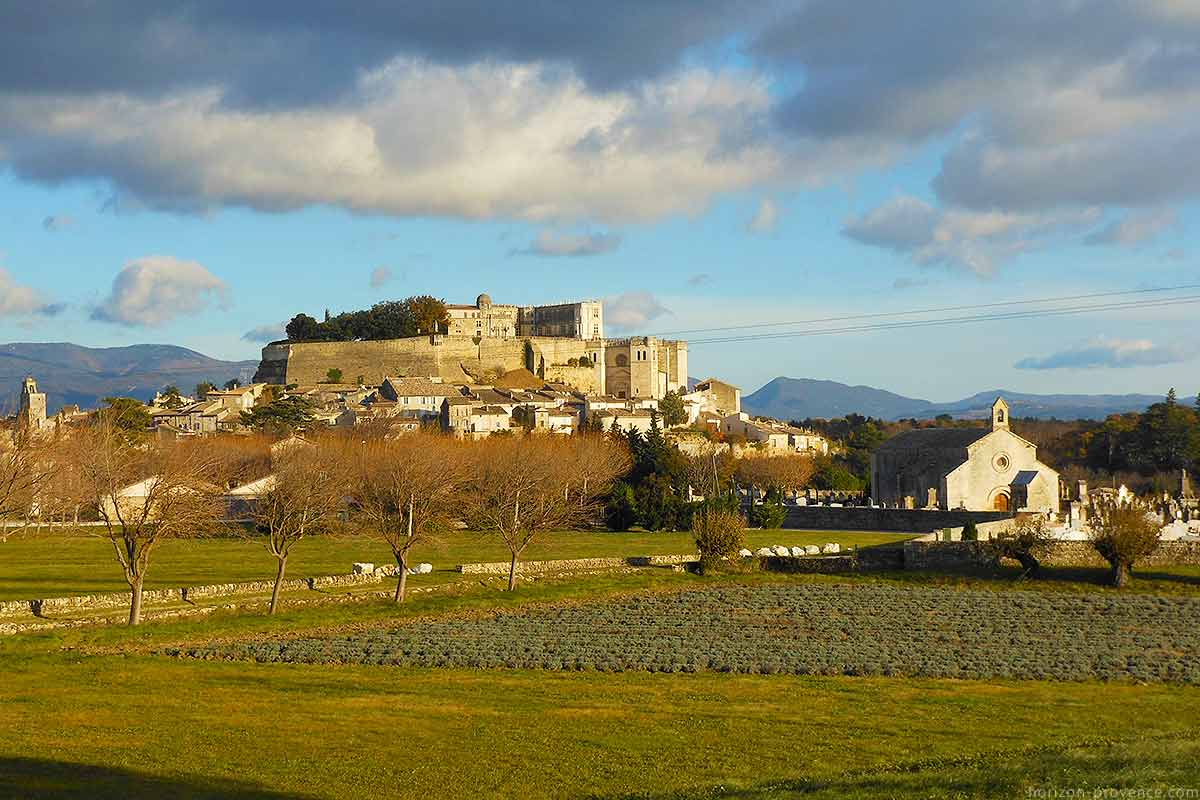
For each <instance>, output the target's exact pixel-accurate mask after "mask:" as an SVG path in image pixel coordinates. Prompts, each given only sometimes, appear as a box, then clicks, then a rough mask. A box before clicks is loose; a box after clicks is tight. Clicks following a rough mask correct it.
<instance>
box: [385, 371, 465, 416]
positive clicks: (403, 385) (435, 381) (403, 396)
mask: <svg viewBox="0 0 1200 800" xmlns="http://www.w3.org/2000/svg"><path fill="white" fill-rule="evenodd" d="M379 396H380V397H382V398H383V399H384V400H387V401H391V402H392V403H395V404H396V405H395V407H394V408H395V410H396V412H397V413H399V412H402V411H413V412H417V413H419V414H422V415H425V416H429V417H436V416H438V415H439V414H441V412H442V401H443V400H445V399H446V398H447V397H460V396H462V391H461V390H460V389H459V388H458V387H456V386H454V385H453V384H449V383H443V382H442V379H441V378H398V377H388V378H385V379H384V381H383V383H382V384H380V386H379Z"/></svg>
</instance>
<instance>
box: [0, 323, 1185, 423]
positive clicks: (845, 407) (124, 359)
mask: <svg viewBox="0 0 1200 800" xmlns="http://www.w3.org/2000/svg"><path fill="white" fill-rule="evenodd" d="M257 367H258V362H257V361H220V360H218V359H215V358H209V357H208V356H206V355H204V354H202V353H197V352H196V351H195V350H189V349H187V348H186V347H176V346H174V345H166V344H136V345H130V346H128V347H83V346H80V345H77V344H69V343H66V342H62V343H51V344H24V343H15V344H0V414H3V413H12V412H13V411H15V410H16V407H17V400H18V392H19V391H20V385H21V379H22V378H24V377H25V376H26V375H32V376H34V377H35V378H37V381H38V388H40V389H41V390H42V391H43V392H45V393H46V395H47V402H48V404H49V406H50V410H51V412H53V411H56V410H57V409H58V408H60V407H62V406H63V405H67V404H71V403H78V404H79V405H80V406H82V407H84V408H91V407H95V406H97V405H99V404H100V403H101V402H102V401H103V399H104V398H105V397H109V396H113V395H121V396H125V397H136V398H138V399H139V400H149V399H150V398H151V397H153V396H154V393H155V392H156V391H157V390H159V389H161V388H162V387H163V386H166V385H168V384H174V385H175V386H178V387H179V389H180V391H182V392H183V393H184V394H190V393H191V392H192V391H193V388H194V387H195V385H196V384H197V383H200V382H201V381H212V382H213V383H215V384H217V385H220V384H223V383H225V382H226V381H227V380H229V379H231V378H237V379H239V380H241V381H243V382H245V381H248V380H249V379H250V378H251V377H252V376H253V375H254V371H255V369H256V368H257ZM689 382H690V383H694V382H695V381H694V380H692V379H689ZM997 395H1004V397H1005V399H1006V400H1008V402H1009V405H1010V406H1011V407H1012V412H1013V414H1014V415H1016V416H1018V417H1034V418H1038V419H1048V418H1050V417H1057V418H1059V419H1104V418H1105V417H1107V416H1108V415H1109V414H1118V413H1123V412H1127V411H1142V410H1144V409H1145V408H1146V406H1148V405H1150V404H1151V403H1156V402H1158V401H1159V400H1161V399H1162V398H1161V397H1159V396H1157V395H1144V394H1127V395H1083V394H1078V395H1076V394H1051V395H1038V394H1023V393H1020V392H1010V391H1006V390H1003V389H996V390H994V391H990V392H980V393H979V394H976V395H973V396H971V397H968V398H965V399H963V400H958V401H956V402H953V403H934V402H931V401H929V400H918V399H914V398H911V397H904V396H903V395H898V394H895V393H893V392H888V391H884V390H883V389H875V388H873V387H870V386H847V385H846V384H844V383H836V382H834V381H817V380H810V379H807V378H784V377H780V378H776V379H775V380H773V381H771V382H770V383H768V384H767V385H765V386H763V387H762V388H761V389H759V390H758V391H756V392H754V393H752V394H748V395H746V396H744V397H743V398H742V407H743V408H744V409H745V410H746V411H748V412H750V413H752V414H760V415H764V416H771V417H776V418H778V419H783V420H789V419H804V418H806V417H824V418H827V419H829V418H833V417H842V416H845V415H846V414H850V413H858V414H862V415H864V416H870V417H879V418H881V419H889V420H892V419H903V418H908V417H917V418H924V419H927V418H932V417H935V416H937V415H938V414H950V415H951V416H954V417H958V418H965V419H986V418H987V417H988V416H989V415H990V409H991V405H992V401H993V400H995V399H996V397H997ZM1181 396H1183V395H1181Z"/></svg>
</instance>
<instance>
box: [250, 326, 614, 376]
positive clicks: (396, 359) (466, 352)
mask: <svg viewBox="0 0 1200 800" xmlns="http://www.w3.org/2000/svg"><path fill="white" fill-rule="evenodd" d="M525 342H526V340H525V339H516V338H513V339H482V340H480V342H479V344H475V342H474V341H473V340H472V339H468V338H464V337H452V336H436V337H433V336H416V337H412V338H409V339H384V340H380V341H372V342H299V343H292V344H271V345H267V346H266V347H264V348H263V350H262V361H261V362H260V363H259V366H258V372H256V373H255V376H254V380H256V381H262V382H266V383H275V384H281V385H287V384H293V383H294V384H298V385H302V386H309V385H313V384H316V383H318V382H320V381H323V380H325V377H326V374H327V373H328V372H329V370H330V369H339V370H341V371H342V377H343V379H344V380H347V381H353V380H355V379H356V378H358V377H359V376H362V379H363V381H364V382H365V383H367V384H371V385H373V384H378V383H382V382H383V379H384V378H385V377H387V376H389V375H410V376H417V375H420V376H439V377H441V378H443V379H445V380H447V381H465V380H469V377H468V373H470V374H472V375H475V376H476V377H478V376H481V375H483V374H484V373H488V372H491V373H503V372H507V371H509V370H514V369H520V368H522V367H526V366H533V367H534V368H535V369H536V368H537V367H538V365H539V364H540V363H541V362H542V361H544V362H545V364H546V365H547V367H548V366H549V365H550V364H552V363H555V364H565V363H566V362H567V361H568V360H569V359H572V358H579V357H580V356H583V355H587V356H588V357H589V358H590V357H591V353H592V352H593V350H594V349H595V347H594V343H589V342H585V341H582V340H579V339H562V338H550V337H535V338H532V339H530V340H529V342H530V343H531V345H532V347H533V350H534V359H535V363H534V364H533V365H528V364H527V363H526V352H525ZM464 369H465V370H466V372H464ZM591 372H592V373H593V374H594V377H593V380H594V381H597V382H598V381H599V374H600V368H599V367H597V368H596V369H595V370H592V371H591Z"/></svg>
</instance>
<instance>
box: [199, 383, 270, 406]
mask: <svg viewBox="0 0 1200 800" xmlns="http://www.w3.org/2000/svg"><path fill="white" fill-rule="evenodd" d="M266 389H267V384H265V383H251V384H248V385H246V386H238V387H235V388H233V389H212V390H210V391H209V392H207V393H206V394H205V395H204V399H205V400H207V401H216V402H219V403H220V404H221V405H223V406H224V407H225V408H228V409H231V410H233V411H237V412H241V411H249V410H250V409H252V408H254V406H255V405H256V404H257V403H258V401H259V399H260V398H261V397H262V396H263V392H265V391H266Z"/></svg>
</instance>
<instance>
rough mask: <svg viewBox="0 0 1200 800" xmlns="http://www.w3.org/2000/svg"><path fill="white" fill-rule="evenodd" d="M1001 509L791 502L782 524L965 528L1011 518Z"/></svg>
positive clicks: (918, 529) (915, 530)
mask: <svg viewBox="0 0 1200 800" xmlns="http://www.w3.org/2000/svg"><path fill="white" fill-rule="evenodd" d="M1009 518H1010V517H1009V515H1008V514H1006V513H1005V512H1002V511H923V510H910V509H903V508H862V507H850V508H833V507H830V506H792V507H789V508H788V509H787V517H786V518H785V519H784V523H783V527H785V528H797V529H801V530H804V529H808V530H830V531H898V532H902V533H929V532H930V531H936V530H940V529H941V528H962V527H963V526H964V525H966V524H967V522H974V523H975V524H977V525H978V524H980V523H985V522H998V521H1000V520H1004V519H1009Z"/></svg>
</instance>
